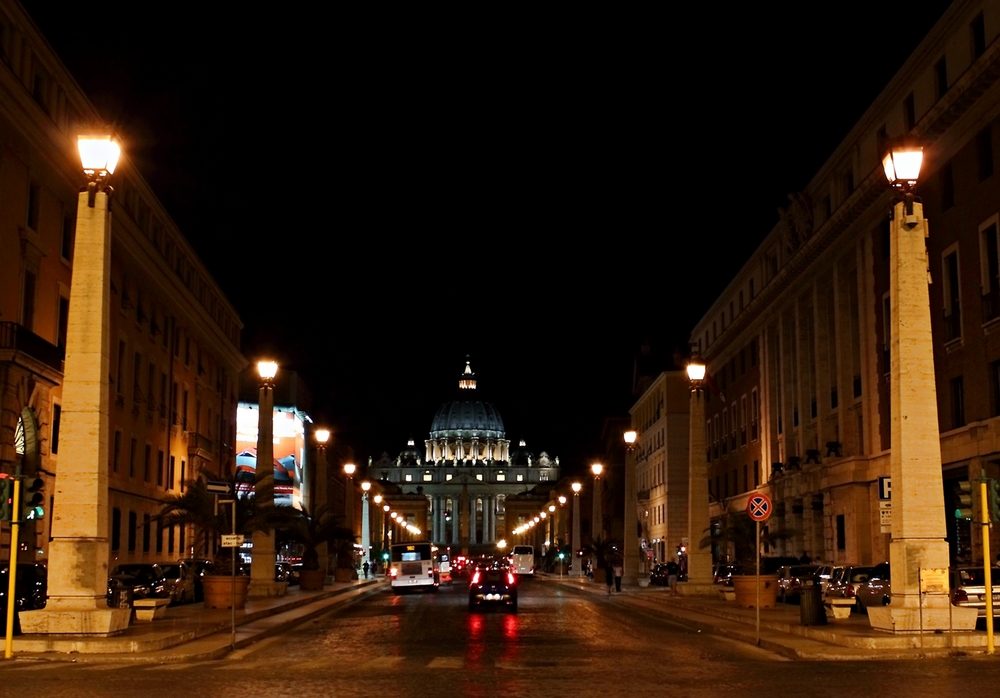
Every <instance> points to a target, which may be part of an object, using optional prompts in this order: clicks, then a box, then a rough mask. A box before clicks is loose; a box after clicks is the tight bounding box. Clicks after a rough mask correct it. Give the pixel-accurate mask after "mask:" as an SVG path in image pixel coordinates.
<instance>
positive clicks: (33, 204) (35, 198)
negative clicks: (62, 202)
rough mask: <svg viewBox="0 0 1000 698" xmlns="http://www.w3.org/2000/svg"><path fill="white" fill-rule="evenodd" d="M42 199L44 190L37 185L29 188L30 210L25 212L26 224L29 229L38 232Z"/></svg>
mask: <svg viewBox="0 0 1000 698" xmlns="http://www.w3.org/2000/svg"><path fill="white" fill-rule="evenodd" d="M41 198H42V188H41V187H40V186H38V185H37V184H32V185H31V186H30V187H28V210H27V211H25V217H24V222H25V223H26V224H27V227H29V228H31V229H32V230H34V231H35V232H38V208H39V205H40V202H41Z"/></svg>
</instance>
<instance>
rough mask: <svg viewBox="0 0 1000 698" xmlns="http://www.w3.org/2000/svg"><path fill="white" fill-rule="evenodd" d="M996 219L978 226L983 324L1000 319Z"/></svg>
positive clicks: (994, 217) (999, 257)
mask: <svg viewBox="0 0 1000 698" xmlns="http://www.w3.org/2000/svg"><path fill="white" fill-rule="evenodd" d="M997 225H998V217H997V216H992V217H991V218H990V219H989V220H987V221H986V222H985V223H983V224H982V225H980V226H979V274H980V280H979V285H980V288H981V290H982V296H983V322H988V321H989V320H993V319H994V318H996V317H1000V250H998V245H997V229H998V228H997Z"/></svg>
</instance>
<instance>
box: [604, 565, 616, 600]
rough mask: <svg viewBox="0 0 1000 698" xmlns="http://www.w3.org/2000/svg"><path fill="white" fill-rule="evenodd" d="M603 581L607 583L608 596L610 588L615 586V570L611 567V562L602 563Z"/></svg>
mask: <svg viewBox="0 0 1000 698" xmlns="http://www.w3.org/2000/svg"><path fill="white" fill-rule="evenodd" d="M604 581H605V582H607V585H608V596H611V590H612V589H614V586H615V571H614V569H613V568H612V567H611V563H610V562H607V563H605V564H604Z"/></svg>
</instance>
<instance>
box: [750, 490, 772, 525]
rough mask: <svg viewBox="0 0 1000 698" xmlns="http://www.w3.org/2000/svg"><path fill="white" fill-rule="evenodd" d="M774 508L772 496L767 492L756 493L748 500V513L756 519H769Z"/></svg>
mask: <svg viewBox="0 0 1000 698" xmlns="http://www.w3.org/2000/svg"><path fill="white" fill-rule="evenodd" d="M773 508H774V507H773V506H772V505H771V498H770V497H768V496H767V495H766V494H755V495H752V496H751V497H750V499H748V500H747V514H749V515H750V518H751V519H753V520H754V521H767V519H768V517H769V516H771V509H773Z"/></svg>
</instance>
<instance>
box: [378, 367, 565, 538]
mask: <svg viewBox="0 0 1000 698" xmlns="http://www.w3.org/2000/svg"><path fill="white" fill-rule="evenodd" d="M368 475H369V477H371V478H374V479H378V480H380V481H383V482H386V483H392V484H394V485H396V486H398V487H399V488H400V490H401V491H402V492H403V494H422V495H424V498H425V499H424V500H418V501H419V502H420V505H419V506H424V501H426V511H424V512H416V511H409V512H407V511H405V508H404V511H402V512H401V513H402V514H403V515H404V516H406V517H407V519H408V520H410V519H412V520H414V521H420V520H426V521H427V522H428V529H429V530H428V531H426V537H427V538H428V539H430V540H431V541H433V542H434V543H436V544H438V545H439V546H441V547H450V548H452V549H453V550H458V549H461V550H462V551H464V552H469V551H472V552H476V551H477V550H483V549H486V548H492V547H494V546H495V545H496V543H497V542H498V541H500V540H502V539H504V538H508V537H509V532H510V531H511V530H513V529H514V528H516V527H517V526H519V525H521V524H523V523H525V522H524V521H523V520H521V519H523V518H524V516H523V515H518V516H515V515H511V516H508V515H507V511H506V506H505V502H506V499H507V497H511V496H513V495H518V494H523V493H527V492H531V491H534V490H544V491H546V492H547V491H548V490H549V489H551V487H553V486H554V485H555V484H556V482H558V480H559V459H558V458H550V457H549V456H548V454H546V453H545V452H544V451H543V452H541V453H540V454H538V456H537V457H536V456H535V455H534V454H533V453H532V452H530V451H528V449H527V446H526V444H525V442H524V441H523V440H522V441H520V442H519V443H518V445H517V446H516V447H514V448H511V443H510V440H509V439H508V438H507V434H506V431H505V429H504V423H503V419H502V418H501V417H500V413H499V412H498V411H497V409H496V408H495V407H494V406H493V405H492V404H491V403H489V402H487V401H485V400H483V399H482V396H481V395H480V394H479V391H478V389H477V385H476V375H475V373H474V372H473V371H472V367H471V365H470V363H469V362H468V361H466V364H465V369H464V371H463V372H462V375H461V377H460V379H459V384H458V393H457V395H456V396H455V398H454V399H453V400H451V401H450V402H445V403H444V404H442V405H441V406H440V407H439V408H438V410H437V413H436V414H435V415H434V419H433V420H432V422H431V428H430V432H429V434H428V437H427V439H426V440H425V441H424V447H423V448H419V447H418V446H417V445H416V443H415V442H414V440H412V439H411V440H410V441H409V442H408V443H407V446H406V448H405V449H403V451H402V452H401V453H400V454H399V455H398V456H397V457H396V458H395V459H392V458H390V457H389V456H387V455H385V454H383V456H382V457H381V458H380V459H379V460H377V461H374V462H371V461H370V462H369V469H368ZM411 501H412V500H411ZM411 506H412V505H411ZM425 516H426V519H424V517H425Z"/></svg>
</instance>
